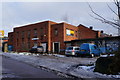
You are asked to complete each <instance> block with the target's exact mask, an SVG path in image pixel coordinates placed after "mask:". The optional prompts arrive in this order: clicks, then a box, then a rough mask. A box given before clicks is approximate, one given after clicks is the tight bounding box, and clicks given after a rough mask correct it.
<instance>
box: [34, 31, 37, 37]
mask: <svg viewBox="0 0 120 80" xmlns="http://www.w3.org/2000/svg"><path fill="white" fill-rule="evenodd" d="M34 37H37V29H34Z"/></svg>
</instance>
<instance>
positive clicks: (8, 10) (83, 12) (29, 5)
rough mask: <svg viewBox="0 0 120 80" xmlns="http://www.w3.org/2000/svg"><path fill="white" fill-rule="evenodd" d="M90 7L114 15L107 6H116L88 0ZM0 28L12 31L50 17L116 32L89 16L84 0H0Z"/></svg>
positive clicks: (109, 17)
mask: <svg viewBox="0 0 120 80" xmlns="http://www.w3.org/2000/svg"><path fill="white" fill-rule="evenodd" d="M89 3H90V5H91V6H92V8H93V9H94V10H95V11H96V12H97V13H99V14H100V15H102V16H104V17H105V18H107V19H114V18H116V16H114V14H113V13H112V12H111V10H110V9H109V8H108V6H107V4H109V5H110V6H111V8H112V9H113V10H115V9H116V7H115V6H114V4H113V3H112V2H89ZM0 13H2V14H0V18H2V22H1V21H0V29H3V30H5V35H7V34H8V32H11V31H13V28H14V27H19V26H21V25H26V24H31V23H36V22H41V21H45V20H51V21H55V22H62V21H65V20H64V18H65V17H66V16H67V18H68V21H67V22H68V23H69V24H72V25H75V26H78V25H79V24H83V25H85V26H87V27H90V26H93V29H94V30H103V31H104V32H106V33H108V34H113V35H116V34H117V30H116V29H115V28H113V27H112V26H110V25H107V24H103V23H101V22H100V21H98V20H96V19H94V18H92V17H91V16H90V14H91V15H93V13H92V12H91V11H90V8H89V7H88V4H87V2H2V3H0Z"/></svg>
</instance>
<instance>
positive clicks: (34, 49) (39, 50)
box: [29, 46, 44, 53]
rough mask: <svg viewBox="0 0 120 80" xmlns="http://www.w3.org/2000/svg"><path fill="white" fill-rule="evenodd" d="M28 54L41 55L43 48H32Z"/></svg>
mask: <svg viewBox="0 0 120 80" xmlns="http://www.w3.org/2000/svg"><path fill="white" fill-rule="evenodd" d="M29 52H31V53H43V52H44V48H43V46H34V47H32V48H31V49H30V50H29Z"/></svg>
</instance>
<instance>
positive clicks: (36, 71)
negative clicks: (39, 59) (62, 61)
mask: <svg viewBox="0 0 120 80" xmlns="http://www.w3.org/2000/svg"><path fill="white" fill-rule="evenodd" d="M2 76H3V78H15V77H16V78H61V77H60V76H58V75H56V74H54V73H52V72H47V71H44V70H42V69H40V68H36V67H33V66H31V65H28V64H26V63H23V62H20V61H17V60H14V59H11V58H8V57H5V56H3V57H2Z"/></svg>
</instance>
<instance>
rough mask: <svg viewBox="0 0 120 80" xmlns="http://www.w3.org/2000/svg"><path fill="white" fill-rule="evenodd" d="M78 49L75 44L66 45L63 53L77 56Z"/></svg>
mask: <svg viewBox="0 0 120 80" xmlns="http://www.w3.org/2000/svg"><path fill="white" fill-rule="evenodd" d="M79 50H80V47H77V46H70V47H67V48H66V50H65V55H66V56H78V54H77V53H78V51H79Z"/></svg>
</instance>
